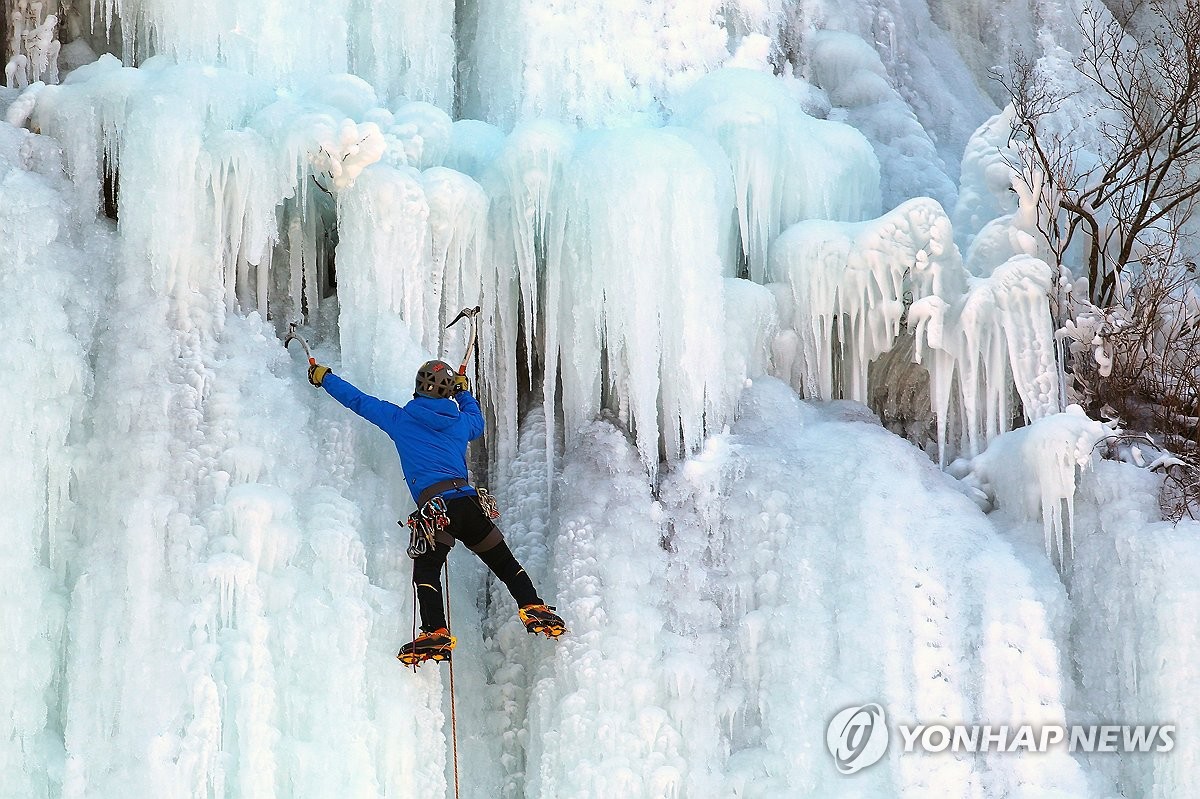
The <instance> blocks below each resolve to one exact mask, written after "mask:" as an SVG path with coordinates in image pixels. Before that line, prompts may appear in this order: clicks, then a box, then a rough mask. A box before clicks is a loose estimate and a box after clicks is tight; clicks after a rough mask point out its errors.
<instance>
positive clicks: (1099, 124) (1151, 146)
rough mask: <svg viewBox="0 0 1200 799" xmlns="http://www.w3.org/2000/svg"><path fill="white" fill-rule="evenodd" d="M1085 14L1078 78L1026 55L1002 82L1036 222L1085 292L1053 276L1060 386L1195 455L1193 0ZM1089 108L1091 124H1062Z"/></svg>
mask: <svg viewBox="0 0 1200 799" xmlns="http://www.w3.org/2000/svg"><path fill="white" fill-rule="evenodd" d="M1114 2H1115V0H1114ZM1113 4H1114V3H1113V2H1110V3H1109V5H1110V6H1111V5H1113ZM1118 20H1120V21H1118ZM1122 22H1123V23H1125V24H1126V25H1128V26H1129V31H1131V32H1127V29H1126V28H1125V27H1123V26H1122ZM1079 23H1080V32H1081V36H1082V39H1081V41H1082V44H1083V47H1082V52H1081V54H1080V55H1079V57H1078V58H1077V59H1076V60H1075V62H1074V68H1075V70H1076V71H1077V73H1078V77H1079V78H1081V79H1080V80H1062V79H1061V78H1062V77H1063V76H1050V75H1046V74H1044V73H1043V72H1042V68H1041V67H1040V66H1039V64H1038V63H1037V62H1035V61H1034V60H1032V59H1030V58H1028V57H1024V56H1018V57H1017V58H1016V59H1015V60H1014V63H1013V64H1012V65H1011V69H1010V70H1009V71H1008V72H1007V74H1005V75H1004V76H1000V77H999V80H1000V82H1001V84H1002V85H1003V86H1004V88H1005V89H1006V90H1007V92H1008V94H1009V97H1010V98H1011V101H1012V106H1013V112H1014V114H1013V123H1012V124H1013V131H1012V137H1011V145H1012V150H1013V152H1014V153H1015V154H1016V157H1015V160H1014V161H1013V163H1012V166H1013V167H1014V169H1015V171H1016V173H1017V180H1019V181H1020V182H1021V183H1023V184H1024V185H1023V186H1021V187H1020V188H1021V189H1023V190H1024V196H1025V197H1026V198H1031V199H1030V200H1028V201H1032V202H1034V203H1036V211H1037V213H1036V221H1037V228H1038V232H1039V233H1040V235H1041V237H1042V239H1043V240H1044V242H1045V244H1046V246H1047V248H1048V250H1049V252H1050V253H1051V256H1052V260H1053V261H1054V263H1055V266H1056V268H1057V270H1058V272H1059V275H1062V274H1063V272H1064V271H1065V269H1066V268H1067V267H1071V269H1070V271H1071V272H1073V273H1074V274H1075V275H1082V276H1083V277H1086V278H1087V292H1086V294H1087V296H1086V297H1079V296H1069V295H1068V293H1067V290H1066V288H1065V287H1064V286H1065V283H1066V281H1059V282H1058V283H1057V286H1058V289H1057V290H1056V291H1055V293H1054V295H1053V296H1052V297H1051V298H1050V302H1051V306H1052V310H1053V311H1054V313H1055V317H1056V320H1057V321H1058V324H1059V327H1060V328H1065V329H1066V330H1067V331H1068V333H1070V334H1071V335H1072V336H1073V337H1074V339H1075V340H1074V345H1073V351H1072V352H1070V353H1065V354H1064V361H1065V362H1066V363H1065V365H1064V372H1065V374H1064V380H1069V381H1070V383H1071V386H1072V388H1073V389H1074V392H1073V393H1074V394H1075V397H1076V398H1078V399H1080V400H1082V401H1083V403H1084V404H1085V406H1087V407H1088V409H1089V411H1090V412H1092V413H1093V414H1094V415H1112V416H1118V417H1119V418H1121V419H1122V421H1123V422H1124V423H1125V424H1126V425H1127V426H1129V427H1130V428H1132V429H1138V430H1145V431H1150V432H1153V433H1155V434H1156V435H1157V436H1158V437H1159V440H1160V441H1161V442H1162V443H1163V444H1164V445H1166V446H1169V447H1170V448H1171V449H1172V450H1173V451H1175V452H1184V451H1188V452H1195V451H1197V449H1198V445H1200V408H1198V407H1197V401H1198V398H1200V302H1198V301H1197V298H1198V297H1200V293H1198V292H1197V288H1196V287H1197V278H1198V277H1200V276H1198V275H1197V274H1196V267H1195V263H1194V262H1195V260H1196V257H1197V256H1196V253H1197V250H1196V247H1195V246H1194V244H1195V242H1192V241H1190V240H1189V239H1188V234H1187V233H1186V231H1187V230H1188V229H1189V227H1190V223H1192V222H1194V221H1200V220H1193V216H1194V215H1195V213H1196V211H1197V207H1198V204H1200V0H1173V2H1170V1H1169V0H1147V1H1146V2H1138V3H1135V4H1129V3H1126V4H1125V5H1124V6H1123V8H1122V13H1121V14H1118V15H1117V19H1114V18H1112V17H1109V16H1108V15H1106V14H1103V13H1096V12H1095V11H1093V10H1091V9H1088V10H1085V12H1084V13H1083V15H1082V16H1081V18H1080V20H1079ZM1062 86H1077V87H1078V88H1077V89H1076V90H1070V91H1069V90H1066V89H1063V88H1061V87H1062ZM1068 103H1070V105H1067V104H1068ZM1064 109H1068V110H1071V111H1072V112H1073V113H1074V116H1073V117H1072V116H1071V115H1063V114H1061V113H1060V112H1061V111H1063V110H1064ZM1081 109H1082V111H1081ZM1081 114H1082V118H1083V119H1084V120H1085V121H1086V124H1087V125H1089V126H1090V128H1089V129H1088V130H1073V129H1070V127H1069V125H1068V124H1065V123H1064V118H1074V119H1079V118H1080V115H1081ZM1080 331H1082V332H1080Z"/></svg>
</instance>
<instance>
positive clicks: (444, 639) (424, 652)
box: [396, 627, 457, 666]
mask: <svg viewBox="0 0 1200 799" xmlns="http://www.w3.org/2000/svg"><path fill="white" fill-rule="evenodd" d="M456 643H457V639H456V638H455V637H454V636H452V635H450V631H449V630H447V629H446V628H445V627H440V628H438V629H436V630H434V631H433V632H427V633H421V634H420V635H418V636H417V639H416V640H415V641H413V642H412V643H410V644H405V645H404V646H402V647H400V652H399V653H397V655H396V657H397V659H399V661H400V662H401V663H403V664H404V665H405V666H419V665H421V664H422V663H424V662H425V661H427V660H432V661H434V662H436V663H441V662H442V661H443V660H449V659H450V650H451V649H453V648H454V645H455V644H456Z"/></svg>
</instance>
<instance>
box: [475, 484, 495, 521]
mask: <svg viewBox="0 0 1200 799" xmlns="http://www.w3.org/2000/svg"><path fill="white" fill-rule="evenodd" d="M475 491H476V493H478V494H479V506H480V507H481V508H483V512H484V513H485V514H487V517H488V518H489V519H492V520H495V519H499V518H500V507H499V506H498V505H497V504H496V498H495V497H493V496H492V495H491V492H489V491H488V490H487V489H486V488H476V489H475Z"/></svg>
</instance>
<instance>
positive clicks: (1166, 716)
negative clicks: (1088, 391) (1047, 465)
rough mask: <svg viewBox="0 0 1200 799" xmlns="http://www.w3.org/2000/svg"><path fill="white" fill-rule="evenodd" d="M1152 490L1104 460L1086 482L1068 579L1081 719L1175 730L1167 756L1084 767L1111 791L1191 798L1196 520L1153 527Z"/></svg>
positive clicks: (1128, 468)
mask: <svg viewBox="0 0 1200 799" xmlns="http://www.w3.org/2000/svg"><path fill="white" fill-rule="evenodd" d="M1157 491H1158V478H1157V477H1156V476H1155V475H1154V474H1153V473H1152V472H1149V471H1147V470H1145V469H1140V468H1137V467H1134V466H1132V465H1130V464H1125V463H1119V462H1113V461H1101V462H1099V463H1097V464H1096V465H1095V468H1094V469H1093V470H1092V471H1091V472H1089V473H1087V474H1086V475H1084V477H1083V479H1082V481H1081V490H1080V495H1079V498H1078V500H1077V501H1076V503H1075V509H1076V516H1075V532H1076V536H1075V561H1074V563H1073V564H1072V568H1071V573H1070V575H1069V579H1070V581H1071V585H1072V612H1073V614H1074V619H1075V621H1074V624H1073V636H1072V637H1073V645H1074V647H1075V650H1076V651H1077V652H1078V653H1079V654H1078V668H1079V671H1080V676H1079V683H1080V687H1081V689H1082V690H1081V692H1080V699H1081V707H1080V711H1081V716H1082V717H1083V718H1085V719H1087V720H1088V721H1089V722H1091V723H1105V722H1103V721H1101V720H1102V719H1137V720H1138V721H1140V722H1142V723H1147V724H1176V725H1178V726H1177V729H1178V731H1179V734H1178V736H1177V738H1176V746H1175V749H1174V750H1173V751H1172V752H1170V753H1163V754H1148V755H1139V756H1137V757H1136V758H1121V759H1120V760H1119V761H1118V760H1113V759H1106V758H1103V757H1101V756H1099V755H1095V756H1092V757H1091V758H1089V759H1088V762H1087V765H1088V767H1089V768H1093V769H1095V771H1096V773H1097V775H1098V776H1099V775H1103V776H1104V777H1105V778H1106V779H1107V783H1106V787H1107V786H1111V791H1112V792H1113V793H1118V792H1119V793H1120V794H1123V795H1126V796H1130V795H1139V796H1146V797H1154V799H1159V797H1162V799H1166V797H1169V796H1179V795H1181V794H1184V793H1190V792H1192V791H1195V790H1196V787H1195V779H1196V777H1195V775H1196V773H1197V768H1198V767H1200V764H1198V760H1200V747H1198V746H1197V743H1196V739H1195V738H1194V737H1192V736H1190V735H1187V734H1186V733H1184V730H1185V729H1191V728H1194V727H1195V725H1196V724H1197V723H1198V721H1200V703H1198V702H1197V695H1196V692H1195V690H1194V689H1193V686H1195V685H1196V681H1197V679H1200V674H1197V665H1196V664H1197V663H1198V662H1200V660H1198V655H1197V651H1196V649H1197V639H1196V635H1195V633H1194V632H1193V631H1194V630H1195V629H1196V624H1195V614H1196V607H1197V597H1196V588H1195V585H1196V584H1195V580H1194V579H1192V575H1193V574H1194V573H1195V570H1196V567H1197V558H1198V557H1200V551H1198V549H1197V544H1196V542H1197V538H1196V533H1197V532H1198V530H1197V524H1196V522H1195V521H1192V520H1190V519H1189V520H1185V521H1183V522H1181V523H1180V524H1179V525H1177V526H1175V525H1171V524H1170V523H1168V522H1163V521H1159V519H1160V515H1159V509H1158V508H1157V507H1155V503H1154V496H1155V494H1156V493H1157ZM1146 586H1155V588H1154V590H1152V591H1150V590H1147V589H1146Z"/></svg>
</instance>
